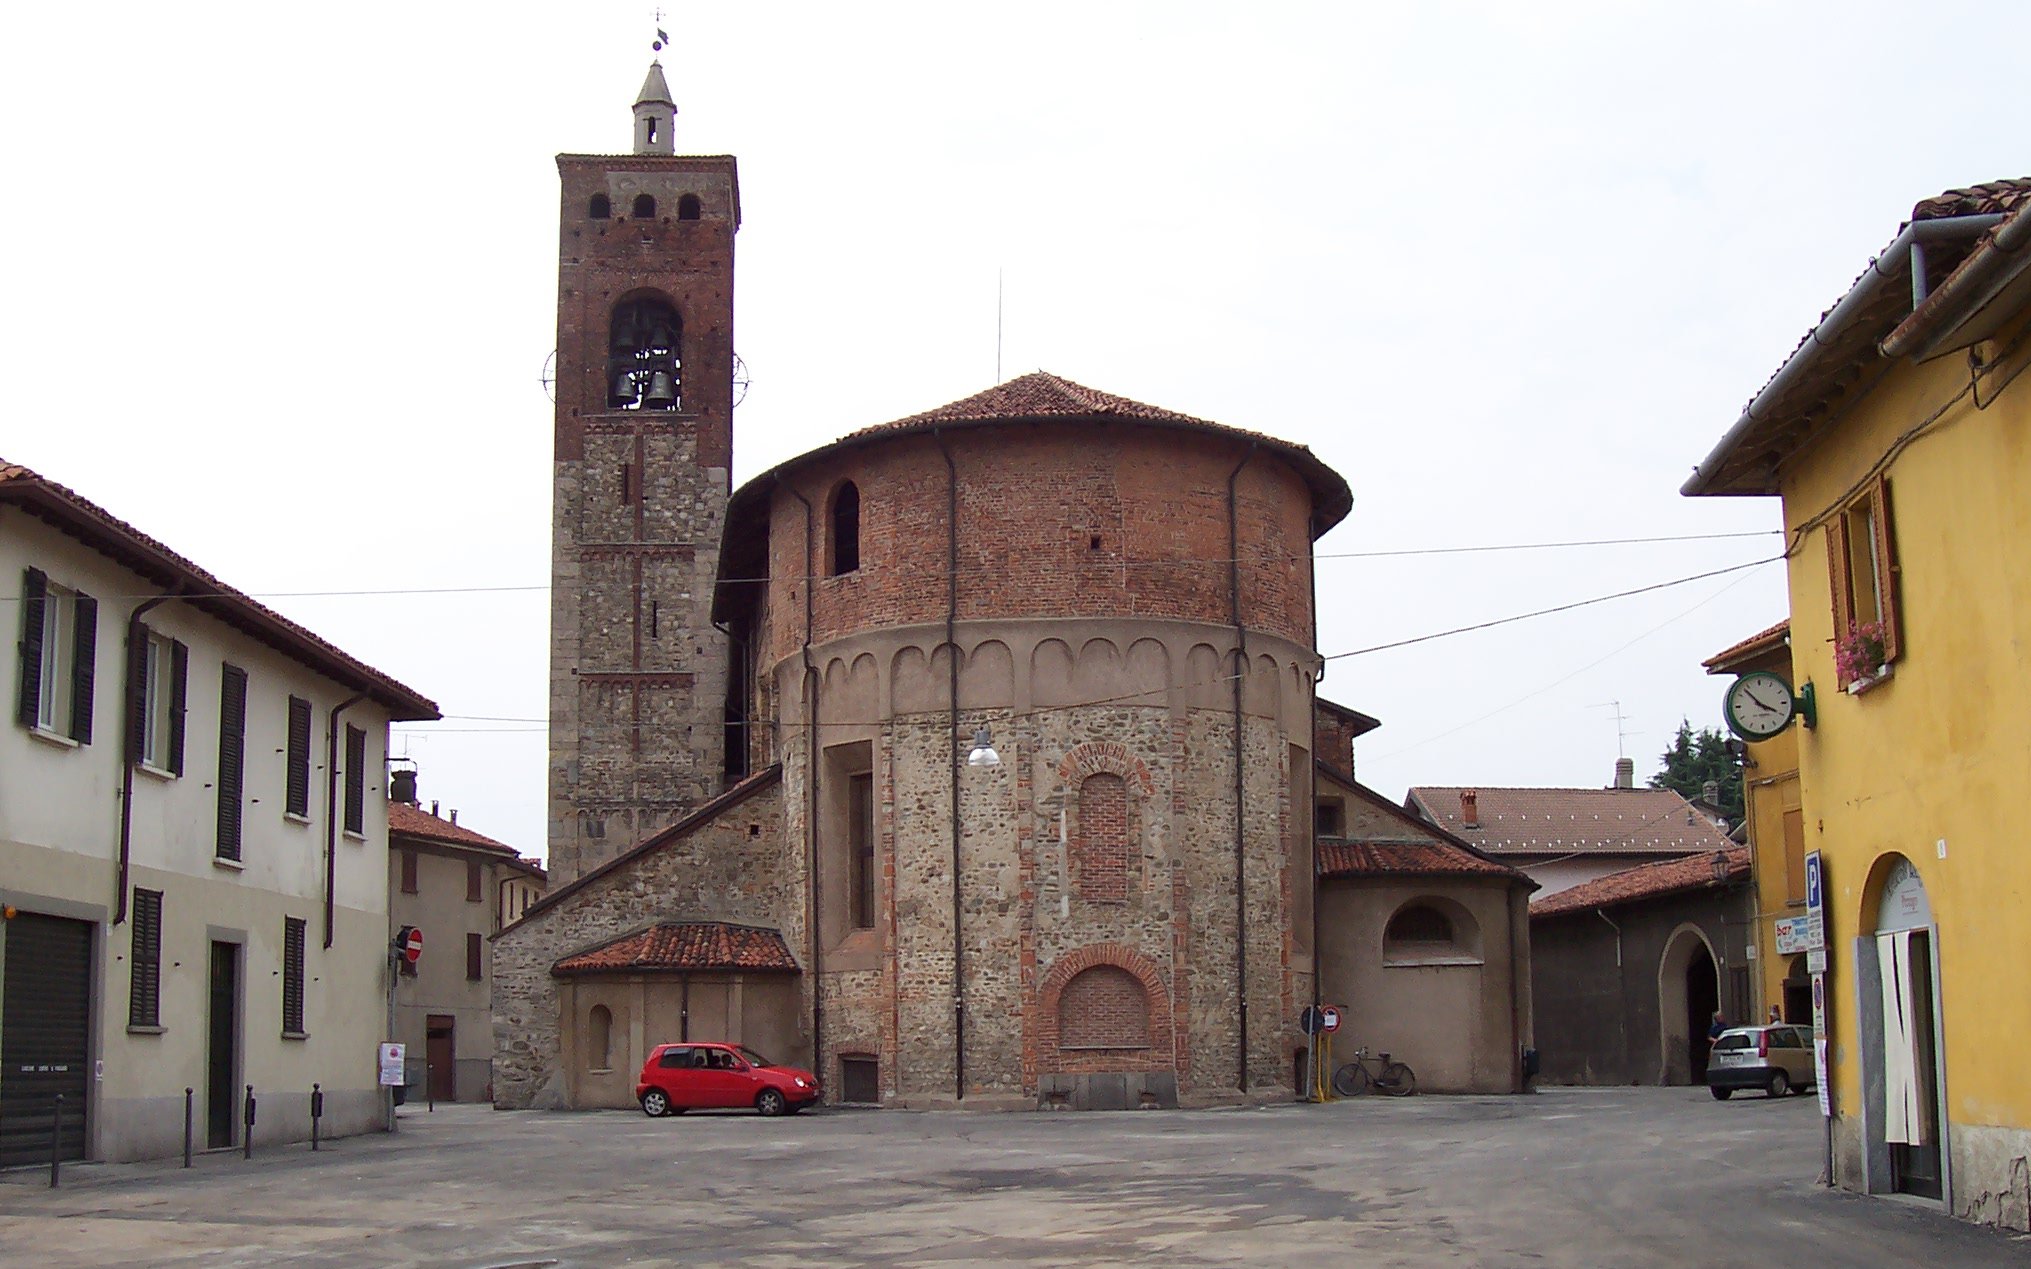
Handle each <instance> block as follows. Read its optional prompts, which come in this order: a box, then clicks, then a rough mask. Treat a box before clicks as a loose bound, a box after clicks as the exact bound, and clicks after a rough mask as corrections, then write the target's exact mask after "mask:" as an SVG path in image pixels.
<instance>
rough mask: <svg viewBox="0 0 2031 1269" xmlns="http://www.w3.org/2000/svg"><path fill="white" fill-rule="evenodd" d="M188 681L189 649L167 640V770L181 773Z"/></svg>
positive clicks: (177, 773)
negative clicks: (184, 711)
mask: <svg viewBox="0 0 2031 1269" xmlns="http://www.w3.org/2000/svg"><path fill="white" fill-rule="evenodd" d="M189 681H190V649H189V648H186V647H184V646H183V644H181V643H179V642H177V641H176V640H174V639H172V640H170V641H169V770H170V772H171V773H172V774H174V775H182V774H183V706H184V690H185V687H186V685H187V684H188V683H189Z"/></svg>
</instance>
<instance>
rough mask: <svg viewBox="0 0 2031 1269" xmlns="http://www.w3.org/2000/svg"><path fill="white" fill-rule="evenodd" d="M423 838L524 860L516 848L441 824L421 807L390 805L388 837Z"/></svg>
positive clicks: (402, 803) (465, 830) (480, 834)
mask: <svg viewBox="0 0 2031 1269" xmlns="http://www.w3.org/2000/svg"><path fill="white" fill-rule="evenodd" d="M397 835H400V836H404V837H421V838H425V839H427V840H429V841H433V842H444V843H446V844H448V845H452V846H471V847H473V848H475V849H477V850H484V851H490V852H492V853H494V854H499V855H512V856H514V857H515V858H516V859H518V860H519V859H520V858H521V854H520V852H518V851H517V850H516V849H515V848H514V847H512V846H509V845H506V844H504V843H502V842H497V841H495V840H494V839H493V838H491V837H488V836H486V835H485V834H483V833H475V832H473V831H472V830H471V829H469V828H465V827H463V826H461V825H458V824H453V823H452V822H451V821H449V820H441V819H439V818H437V817H436V816H435V815H432V814H431V813H430V812H428V811H426V810H424V809H423V808H422V807H420V806H411V805H410V804H409V803H407V802H390V803H388V836H389V837H390V838H393V837H395V836H397Z"/></svg>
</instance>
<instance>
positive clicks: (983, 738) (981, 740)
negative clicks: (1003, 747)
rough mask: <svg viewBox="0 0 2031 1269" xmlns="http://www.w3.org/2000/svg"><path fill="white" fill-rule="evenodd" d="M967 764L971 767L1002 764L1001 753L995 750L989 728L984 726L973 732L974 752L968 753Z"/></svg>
mask: <svg viewBox="0 0 2031 1269" xmlns="http://www.w3.org/2000/svg"><path fill="white" fill-rule="evenodd" d="M966 765H967V766H969V767H998V766H1000V765H1001V755H1000V754H998V753H996V752H995V751H994V741H993V739H991V738H990V737H989V736H988V734H987V728H985V727H982V728H980V729H979V730H977V731H975V732H974V733H973V752H972V753H970V754H967V755H966Z"/></svg>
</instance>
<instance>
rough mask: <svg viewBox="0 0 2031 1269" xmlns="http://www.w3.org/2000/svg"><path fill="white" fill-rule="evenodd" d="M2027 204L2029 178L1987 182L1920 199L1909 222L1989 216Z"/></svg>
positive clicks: (2030, 198) (2029, 199)
mask: <svg viewBox="0 0 2031 1269" xmlns="http://www.w3.org/2000/svg"><path fill="white" fill-rule="evenodd" d="M2027 204H2031V176H2022V177H2016V178H2014V179H2009V180H2001V181H1989V182H1987V183H1986V184H1982V185H1970V186H1968V187H1967V188H1966V189H1950V190H1948V191H1946V192H1945V193H1944V194H1936V195H1934V196H1933V197H1931V198H1926V199H1921V200H1919V202H1918V203H1917V205H1916V206H1914V207H1912V209H1911V219H1913V220H1940V219H1942V218H1944V217H1948V216H1992V215H1996V214H1998V213H2000V212H2008V211H2014V210H2016V209H2017V208H2019V207H2022V206H2025V205H2027Z"/></svg>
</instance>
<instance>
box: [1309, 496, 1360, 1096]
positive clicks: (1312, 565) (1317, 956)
mask: <svg viewBox="0 0 2031 1269" xmlns="http://www.w3.org/2000/svg"><path fill="white" fill-rule="evenodd" d="M1318 520H1319V518H1318V513H1316V512H1314V513H1313V514H1312V515H1310V516H1308V517H1306V520H1305V534H1306V538H1305V578H1306V581H1307V582H1308V583H1309V584H1310V586H1311V601H1310V602H1311V606H1312V654H1313V655H1314V656H1316V655H1318V651H1319V557H1318V554H1317V552H1316V551H1315V550H1314V549H1313V546H1312V544H1313V543H1315V542H1317V541H1318V538H1317V536H1316V534H1317V532H1318ZM1306 677H1307V678H1308V679H1310V680H1311V683H1310V687H1309V692H1310V695H1311V701H1310V704H1311V708H1310V709H1309V710H1307V711H1306V717H1308V718H1310V719H1311V720H1312V721H1311V728H1312V732H1311V734H1310V735H1309V736H1306V737H1305V753H1306V754H1307V755H1309V756H1310V758H1311V762H1310V763H1309V764H1308V765H1307V767H1306V770H1305V799H1306V801H1305V823H1306V824H1308V825H1310V826H1311V830H1310V831H1311V837H1310V840H1308V841H1307V842H1306V843H1305V857H1306V858H1307V859H1310V860H1311V861H1312V862H1311V868H1312V875H1311V876H1310V877H1308V878H1306V880H1307V881H1308V882H1310V883H1311V887H1312V1008H1314V1009H1317V1008H1318V1007H1319V1006H1321V1005H1323V1004H1325V1002H1326V998H1325V981H1324V979H1325V957H1324V956H1323V955H1321V951H1320V949H1321V948H1322V947H1323V945H1324V942H1325V938H1324V935H1323V934H1322V933H1321V931H1320V929H1319V819H1318V815H1319V684H1320V683H1321V682H1323V681H1324V680H1325V677H1326V662H1324V661H1320V662H1319V672H1318V673H1317V674H1316V675H1307V676H1306ZM1353 745H1354V742H1353V741H1351V740H1350V741H1348V742H1347V746H1348V754H1347V775H1348V776H1349V777H1350V778H1351V777H1352V776H1353V774H1354V754H1353ZM1342 1003H1345V1002H1342ZM1307 1095H1308V1096H1309V1094H1307Z"/></svg>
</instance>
